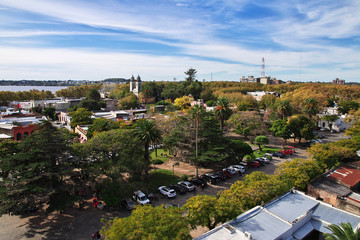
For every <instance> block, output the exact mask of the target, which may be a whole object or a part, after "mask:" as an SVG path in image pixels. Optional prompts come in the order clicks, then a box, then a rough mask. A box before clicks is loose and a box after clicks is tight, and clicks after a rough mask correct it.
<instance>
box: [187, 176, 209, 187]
mask: <svg viewBox="0 0 360 240" xmlns="http://www.w3.org/2000/svg"><path fill="white" fill-rule="evenodd" d="M189 182H190V183H192V184H194V185H195V186H197V187H201V186H203V187H204V186H206V185H207V182H206V180H204V179H201V178H192V179H190V181H189Z"/></svg>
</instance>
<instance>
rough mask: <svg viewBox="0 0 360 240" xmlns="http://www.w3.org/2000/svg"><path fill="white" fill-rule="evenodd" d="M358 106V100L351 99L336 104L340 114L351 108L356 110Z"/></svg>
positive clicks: (347, 111)
mask: <svg viewBox="0 0 360 240" xmlns="http://www.w3.org/2000/svg"><path fill="white" fill-rule="evenodd" d="M359 107H360V104H359V103H358V102H355V101H353V100H349V101H342V102H340V103H339V105H338V111H339V112H340V113H341V114H346V113H349V112H350V111H351V110H353V111H356V110H358V109H359Z"/></svg>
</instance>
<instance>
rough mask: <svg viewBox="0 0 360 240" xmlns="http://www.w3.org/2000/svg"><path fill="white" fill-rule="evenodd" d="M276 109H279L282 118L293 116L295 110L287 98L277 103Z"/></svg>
mask: <svg viewBox="0 0 360 240" xmlns="http://www.w3.org/2000/svg"><path fill="white" fill-rule="evenodd" d="M276 109H277V111H278V113H279V114H280V116H281V117H282V119H284V118H287V117H289V116H291V113H292V111H293V109H292V106H291V104H290V102H289V101H287V100H282V101H280V102H279V103H278V104H277V107H276Z"/></svg>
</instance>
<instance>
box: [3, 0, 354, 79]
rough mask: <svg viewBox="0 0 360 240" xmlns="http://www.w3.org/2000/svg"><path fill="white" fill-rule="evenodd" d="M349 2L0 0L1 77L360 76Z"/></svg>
mask: <svg viewBox="0 0 360 240" xmlns="http://www.w3.org/2000/svg"><path fill="white" fill-rule="evenodd" d="M359 10H360V4H359V3H358V2H356V1H353V0H347V1H342V2H338V1H333V0H331V1H326V2H324V1H295V2H291V3H289V2H284V1H266V2H263V1H248V0H238V1H215V0H214V1H190V0H174V1H152V2H151V3H149V2H147V1H137V2H129V1H113V0H112V1H110V0H107V1H91V2H88V1H83V0H78V1H67V0H66V1H52V2H48V1H44V0H31V1H26V2H19V1H7V0H0V13H1V14H0V16H1V17H0V19H1V21H0V22H1V24H0V30H1V33H0V39H1V40H0V51H1V53H2V54H1V56H0V79H13V80H22V79H36V80H48V79H62V80H65V79H86V80H92V81H96V80H103V79H106V78H117V77H124V76H125V77H130V76H131V75H134V76H137V75H140V76H141V78H142V79H143V80H145V81H153V80H156V81H162V80H165V81H171V80H174V79H176V80H177V81H181V80H184V71H186V70H187V69H189V68H195V69H196V70H197V72H198V75H197V79H199V80H201V81H202V80H203V79H205V80H206V81H211V80H213V81H239V80H240V78H241V77H242V76H255V77H259V76H260V74H261V71H262V69H261V64H262V62H261V59H262V58H263V57H264V58H265V75H266V76H272V77H276V78H277V79H281V80H283V81H288V80H291V81H295V82H296V81H299V82H308V81H313V82H317V81H319V82H331V81H332V80H333V79H335V78H340V79H345V80H346V82H359V78H358V76H359V73H360V71H359V65H360V58H359V56H360V50H359V38H358V36H359V34H360V30H359V29H360V28H359V26H360V19H359V18H358V17H357V16H356V13H357V12H359Z"/></svg>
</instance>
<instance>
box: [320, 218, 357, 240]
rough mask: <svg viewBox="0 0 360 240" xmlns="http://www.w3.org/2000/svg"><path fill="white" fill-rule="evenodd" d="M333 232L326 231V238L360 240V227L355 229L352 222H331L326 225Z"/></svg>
mask: <svg viewBox="0 0 360 240" xmlns="http://www.w3.org/2000/svg"><path fill="white" fill-rule="evenodd" d="M326 228H327V229H329V230H330V231H331V233H324V237H325V240H360V231H359V229H356V228H355V229H353V227H352V226H351V223H349V222H348V223H343V222H342V223H340V225H335V224H330V225H329V226H327V227H326Z"/></svg>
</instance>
